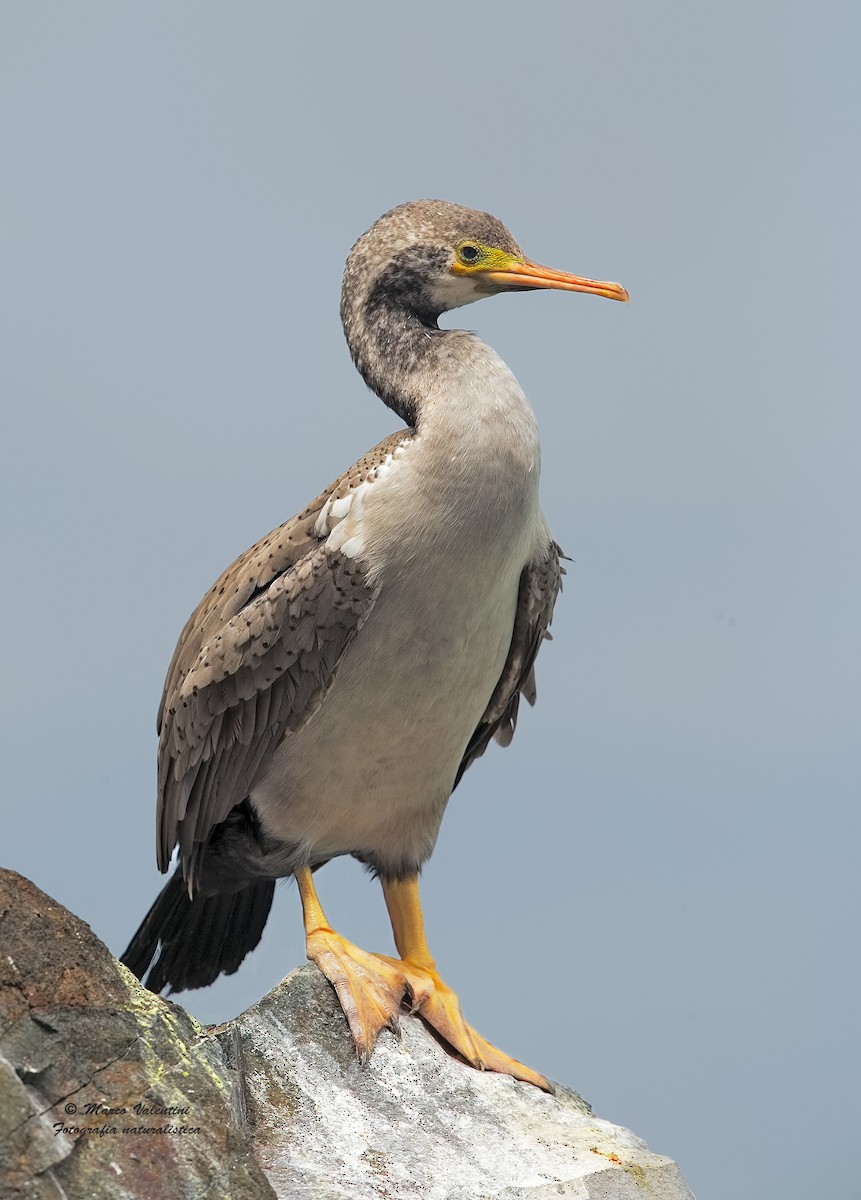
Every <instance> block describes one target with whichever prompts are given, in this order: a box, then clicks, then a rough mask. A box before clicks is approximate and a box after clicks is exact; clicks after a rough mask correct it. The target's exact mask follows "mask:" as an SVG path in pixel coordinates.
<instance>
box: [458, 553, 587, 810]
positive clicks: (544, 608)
mask: <svg viewBox="0 0 861 1200" xmlns="http://www.w3.org/2000/svg"><path fill="white" fill-rule="evenodd" d="M560 557H562V558H564V557H565V556H564V555H563V554H562V551H561V549H560V547H559V546H558V545H557V544H556V542H554V541H553V540H552V538H549V537H548V541H547V544H546V545H545V547H544V549H543V552H542V553H541V554H539V555H537V556H536V557H535V558H533V559H532V561H531V562H529V563H527V564H526V566H525V567H524V568H523V573H522V574H521V576H520V588H519V591H518V596H517V611H516V613H515V616H514V630H513V632H512V635H511V645H510V647H509V649H508V657H507V658H506V660H505V666H504V667H503V668H502V674H501V675H500V677H499V682H498V683H497V685H496V687H495V688H494V689H493V694H492V696H491V697H490V703H489V704H488V706H487V709H486V710H485V713H484V716H483V717H482V718H481V720H480V721H479V723H478V725H477V727H476V730H475V732H474V733H473V735H472V737H471V738H470V740H469V744H468V745H467V747H466V750H465V751H464V755H463V761H462V762H461V764H460V767H459V769H458V772H457V777H456V779H455V784H454V786H455V787H457V785H458V783H460V780H461V776H462V775H463V773H464V771H465V770H466V769H467V767H468V766H470V765H471V764H472V763H473V762H475V760H476V759H477V758H480V757H481V755H482V754H484V751H485V750H486V749H487V744H488V742H489V741H490V739H491V738H494V739H495V740H496V741H497V742H499V744H500V745H501V746H507V745H508V744H509V743H510V741H511V739H512V738H513V737H514V729H515V726H516V725H517V709H518V705H519V704H520V697H521V695H523V696H525V697H526V699H527V700H528V701H529V703H530V704H534V703H535V698H536V691H535V670H534V667H535V659H536V657H537V655H538V651H539V650H540V649H541V643H542V642H543V641H544V639H545V638H549V637H550V634H549V633H548V631H547V627H548V625H549V624H550V621H551V620H552V617H553V606H554V605H555V603H556V597H557V596H558V595H559V592H560V590H561V588H562V576H563V575H564V574H565V571H564V568H563V567H562V566H561V565H560V562H559V559H560Z"/></svg>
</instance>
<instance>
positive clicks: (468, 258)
mask: <svg viewBox="0 0 861 1200" xmlns="http://www.w3.org/2000/svg"><path fill="white" fill-rule="evenodd" d="M458 253H459V255H460V257H461V259H462V260H463V262H468V263H474V262H475V261H476V260H477V259H478V257H479V255H480V254H481V251H480V250H479V248H478V246H470V245H466V246H461V247H460V249H459V250H458Z"/></svg>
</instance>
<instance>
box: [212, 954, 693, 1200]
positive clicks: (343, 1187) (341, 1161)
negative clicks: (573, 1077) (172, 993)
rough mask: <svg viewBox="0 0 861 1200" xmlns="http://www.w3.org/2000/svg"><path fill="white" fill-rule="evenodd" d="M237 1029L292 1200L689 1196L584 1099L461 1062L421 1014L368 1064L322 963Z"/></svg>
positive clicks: (262, 1131)
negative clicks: (347, 1031)
mask: <svg viewBox="0 0 861 1200" xmlns="http://www.w3.org/2000/svg"><path fill="white" fill-rule="evenodd" d="M234 1027H235V1028H234V1030H232V1031H231V1033H230V1034H229V1035H228V1036H231V1037H233V1038H234V1039H235V1038H236V1037H237V1034H238V1045H239V1047H240V1048H241V1058H242V1069H243V1072H244V1077H245V1078H244V1092H245V1095H246V1098H247V1102H248V1111H249V1119H250V1121H251V1122H252V1124H253V1127H254V1141H255V1149H256V1154H257V1158H258V1161H259V1162H260V1164H261V1165H262V1167H263V1169H264V1171H265V1172H266V1175H267V1176H268V1178H269V1181H270V1183H271V1184H272V1186H273V1188H274V1189H275V1193H276V1195H277V1196H278V1197H284V1200H287V1198H288V1197H290V1198H293V1197H296V1198H299V1197H302V1198H303V1200H304V1198H306V1197H307V1198H308V1200H346V1198H347V1197H349V1198H351V1200H352V1198H354V1197H355V1198H359V1197H361V1198H363V1200H364V1198H367V1200H378V1198H379V1200H382V1198H386V1200H407V1197H410V1198H411V1200H414V1198H415V1197H422V1198H425V1200H491V1198H492V1200H515V1198H520V1197H524V1198H526V1197H528V1198H529V1200H550V1197H554V1198H555V1197H567V1196H570V1197H577V1198H578V1200H599V1198H600V1200H623V1198H628V1197H638V1198H640V1200H642V1198H643V1197H650V1198H651V1200H692V1198H691V1193H690V1191H689V1190H688V1188H687V1186H686V1184H685V1182H684V1180H683V1178H682V1176H681V1173H680V1171H679V1169H678V1167H677V1166H676V1164H675V1163H674V1162H672V1161H671V1160H670V1159H668V1158H662V1157H661V1156H659V1155H657V1154H653V1153H652V1152H651V1151H650V1150H649V1149H648V1147H647V1146H646V1145H645V1143H644V1142H642V1141H641V1140H640V1139H639V1138H637V1137H635V1136H634V1134H632V1133H630V1132H629V1131H628V1130H627V1129H622V1128H620V1127H619V1126H616V1125H611V1124H610V1123H609V1122H608V1121H602V1120H600V1119H598V1118H597V1117H595V1116H593V1115H592V1113H591V1110H590V1108H589V1106H588V1104H586V1103H585V1101H584V1100H582V1099H581V1097H580V1096H578V1095H577V1094H576V1093H574V1092H571V1091H568V1090H567V1089H565V1088H562V1087H558V1090H557V1094H556V1095H555V1096H548V1095H546V1094H545V1093H544V1092H540V1091H538V1089H537V1088H534V1087H532V1086H530V1085H529V1084H525V1083H519V1082H517V1081H516V1080H514V1079H511V1078H510V1077H508V1076H503V1075H492V1074H489V1073H488V1074H483V1073H481V1072H479V1071H475V1070H473V1069H472V1068H471V1067H467V1066H464V1065H463V1064H462V1063H460V1062H458V1061H457V1060H455V1059H453V1058H452V1057H450V1056H449V1055H448V1054H447V1053H446V1052H445V1050H443V1048H442V1047H441V1046H440V1045H439V1044H438V1043H437V1041H436V1040H435V1038H434V1037H433V1036H432V1035H431V1034H430V1033H429V1032H428V1030H427V1029H426V1028H425V1026H424V1025H423V1024H422V1023H421V1021H419V1020H418V1019H416V1018H413V1017H408V1016H404V1018H403V1019H402V1021H401V1037H400V1039H399V1040H398V1039H397V1038H395V1037H394V1035H392V1034H389V1033H388V1032H384V1033H383V1034H382V1035H381V1037H380V1041H379V1042H378V1044H377V1048H376V1050H375V1051H374V1055H373V1057H372V1059H371V1061H370V1063H369V1064H367V1065H366V1066H362V1065H360V1064H359V1063H358V1062H357V1060H356V1057H355V1055H354V1053H353V1050H352V1045H351V1043H350V1041H349V1039H348V1038H347V1037H346V1035H345V1028H344V1018H343V1016H342V1014H341V1011H340V1009H339V1007H338V1005H337V1001H336V1000H335V997H334V993H333V991H332V989H331V988H330V987H329V985H328V983H327V982H326V980H325V979H324V978H323V977H322V975H320V973H319V972H318V971H317V969H316V968H315V967H310V966H308V967H302V968H301V969H300V970H298V971H294V972H293V974H291V975H289V976H288V977H287V978H286V979H285V980H284V982H283V983H281V984H280V985H279V986H278V987H277V988H275V989H274V990H273V991H272V992H270V993H269V995H268V996H265V997H264V998H263V999H262V1000H261V1001H260V1002H259V1003H258V1004H256V1005H254V1006H253V1007H252V1008H250V1009H248V1011H247V1012H245V1013H243V1014H242V1016H241V1017H238V1018H237V1020H236V1022H235V1023H234ZM222 1036H225V1035H222ZM285 1117H286V1118H287V1119H286V1120H285Z"/></svg>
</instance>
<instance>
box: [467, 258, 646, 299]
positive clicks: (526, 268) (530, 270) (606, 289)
mask: <svg viewBox="0 0 861 1200" xmlns="http://www.w3.org/2000/svg"><path fill="white" fill-rule="evenodd" d="M481 273H482V275H483V276H484V278H485V279H487V280H488V281H489V282H490V283H495V284H499V285H500V286H503V287H525V288H557V289H559V291H563V292H588V293H589V294H590V295H592V296H606V297H607V299H608V300H623V301H624V302H625V303H627V301H628V293H627V291H626V290H625V289H624V288H623V287H622V285H621V283H605V282H604V281H603V280H600V279H584V278H583V276H582V275H569V274H568V273H567V272H565V271H554V270H553V269H552V268H551V267H542V266H539V265H538V263H534V262H530V261H529V259H528V258H525V259H523V260H522V262H518V261H517V260H516V259H512V261H511V262H510V263H508V264H506V266H505V267H503V268H502V269H501V270H497V269H491V270H489V271H482V272H481Z"/></svg>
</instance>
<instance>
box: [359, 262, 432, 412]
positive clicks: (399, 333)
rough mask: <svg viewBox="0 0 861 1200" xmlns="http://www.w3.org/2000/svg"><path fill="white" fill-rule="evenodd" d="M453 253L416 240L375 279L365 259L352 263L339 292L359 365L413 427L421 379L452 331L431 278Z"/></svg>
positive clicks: (367, 380) (373, 386)
mask: <svg viewBox="0 0 861 1200" xmlns="http://www.w3.org/2000/svg"><path fill="white" fill-rule="evenodd" d="M448 262H449V254H448V252H447V251H446V250H444V249H442V248H440V247H437V246H426V245H416V246H411V247H409V248H408V249H407V250H404V251H403V252H401V253H400V254H399V255H398V256H397V258H395V259H393V260H392V261H391V262H389V263H388V264H387V266H385V267H384V268H383V270H382V271H381V272H380V273H379V274H378V275H377V276H376V277H375V278H374V279H371V280H368V279H367V278H362V273H361V271H360V266H361V264H357V265H356V266H355V267H352V268H351V266H350V265H348V269H347V272H346V274H345V276H344V287H343V291H342V293H341V320H342V321H343V323H344V333H345V335H346V338H347V344H348V346H349V347H350V354H351V355H352V358H353V362H354V363H355V365H356V369H357V370H358V371H359V373H360V375H361V376H362V378H363V379H364V381H365V383H366V384H367V385H368V387H369V388H371V390H372V391H374V392H376V394H377V395H378V396H379V397H380V399H381V400H382V401H383V403H384V404H387V405H388V406H389V408H391V409H393V410H394V412H396V413H397V414H398V416H399V417H400V418H401V419H402V420H403V421H406V423H407V424H408V425H410V426H412V427H413V428H415V427H416V426H417V425H418V422H419V419H420V411H419V410H420V402H421V396H422V392H423V388H422V378H423V377H426V375H427V373H428V372H429V371H432V370H433V365H434V362H435V360H438V359H439V357H440V350H441V341H442V339H444V338H446V337H447V336H448V332H449V331H448V330H444V329H440V328H439V325H438V324H437V320H438V318H439V316H440V313H441V312H442V309H440V308H439V307H438V306H437V305H435V304H434V302H433V300H432V298H431V289H430V287H429V284H428V281H429V280H431V279H433V278H435V277H439V275H441V274H442V273H443V272H444V271H445V270H446V269H447V267H448Z"/></svg>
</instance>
